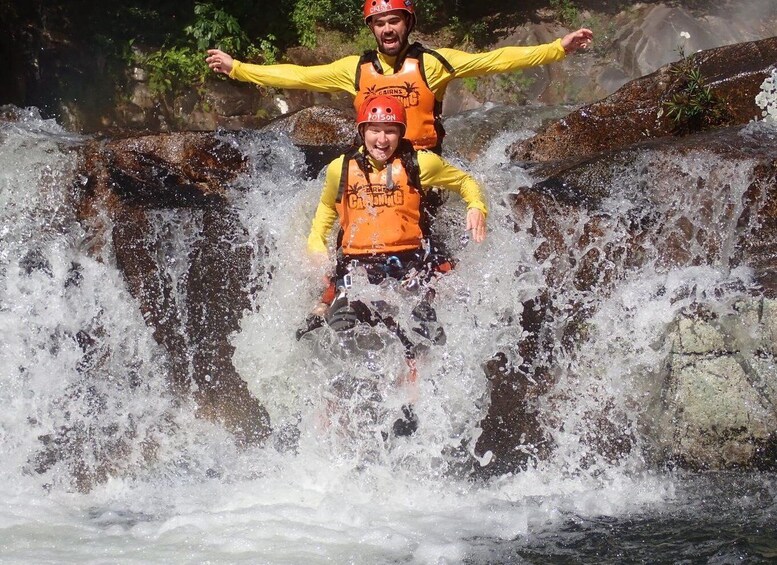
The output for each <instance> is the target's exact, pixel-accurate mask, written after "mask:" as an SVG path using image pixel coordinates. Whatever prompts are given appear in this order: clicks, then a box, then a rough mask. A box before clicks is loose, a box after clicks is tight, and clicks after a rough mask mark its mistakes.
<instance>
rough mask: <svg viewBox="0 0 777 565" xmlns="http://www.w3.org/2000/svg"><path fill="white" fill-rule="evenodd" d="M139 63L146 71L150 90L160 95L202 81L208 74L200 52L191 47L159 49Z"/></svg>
mask: <svg viewBox="0 0 777 565" xmlns="http://www.w3.org/2000/svg"><path fill="white" fill-rule="evenodd" d="M141 63H142V65H143V66H144V67H145V68H146V70H147V71H148V86H149V88H150V89H151V92H153V93H154V94H157V95H161V96H164V95H166V94H169V93H171V92H176V91H178V90H181V89H183V88H186V87H188V86H191V85H192V84H194V83H197V82H199V83H202V81H203V80H205V76H206V75H207V74H208V66H207V65H206V64H205V61H204V60H203V58H202V53H201V52H200V51H199V50H195V49H193V48H191V47H172V48H170V49H160V50H158V51H154V52H152V53H150V54H149V55H148V56H146V57H145V58H143V60H142V62H141Z"/></svg>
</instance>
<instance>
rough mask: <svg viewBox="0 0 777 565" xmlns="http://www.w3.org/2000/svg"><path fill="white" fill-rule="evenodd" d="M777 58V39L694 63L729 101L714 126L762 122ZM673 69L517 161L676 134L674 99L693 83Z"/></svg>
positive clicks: (531, 143) (596, 107)
mask: <svg viewBox="0 0 777 565" xmlns="http://www.w3.org/2000/svg"><path fill="white" fill-rule="evenodd" d="M775 60H777V38H774V37H772V38H769V39H763V40H760V41H754V42H751V43H743V44H737V45H732V46H726V47H719V48H716V49H711V50H709V51H702V52H700V53H696V54H694V55H693V58H692V62H693V65H694V66H697V67H698V69H699V71H700V73H701V76H702V77H704V79H705V81H706V84H707V85H708V86H709V87H710V91H711V92H712V94H713V95H714V96H716V97H717V98H718V99H720V100H721V101H722V103H723V108H722V111H723V112H724V114H723V115H721V117H720V120H719V122H718V123H717V124H713V125H724V124H729V125H734V124H744V123H747V122H749V121H750V120H752V119H754V118H760V116H761V110H760V108H759V107H758V106H757V104H756V101H755V99H756V96H757V95H758V94H759V93H760V91H761V85H762V83H763V82H764V80H765V79H766V78H767V77H768V76H770V74H771V70H772V66H773V65H774V61H775ZM672 69H673V67H672V65H667V66H664V67H662V68H660V69H659V70H657V71H656V72H654V73H652V74H650V75H647V76H645V77H642V78H639V79H637V80H634V81H632V82H630V83H628V84H626V85H625V86H623V87H622V88H620V89H619V90H618V91H617V92H615V93H614V94H612V95H610V96H608V97H607V98H605V99H603V100H601V101H599V102H595V103H593V104H589V105H587V106H584V107H582V108H580V109H579V110H576V111H575V112H572V113H571V114H569V115H568V116H566V117H564V118H562V119H560V120H559V121H557V122H555V123H552V124H550V125H549V126H548V127H547V128H545V129H544V130H543V131H541V132H540V133H538V134H537V135H535V136H534V137H532V138H529V139H527V140H525V141H521V142H519V143H517V144H515V145H514V146H513V147H512V148H511V149H510V154H511V157H512V159H513V160H516V161H522V162H524V161H555V160H563V159H572V158H580V157H585V156H587V155H592V154H595V153H597V152H600V151H606V150H609V149H615V148H619V147H625V146H628V145H631V144H633V143H637V142H639V141H644V140H646V139H650V138H655V137H664V136H670V135H673V134H675V133H676V132H677V131H678V124H677V122H676V121H675V120H674V118H673V117H671V116H669V112H668V106H667V103H669V102H670V101H671V100H672V95H673V94H674V93H676V92H678V90H679V89H681V88H683V87H684V85H685V84H687V77H685V76H684V75H683V74H682V73H680V74H677V73H673V72H672Z"/></svg>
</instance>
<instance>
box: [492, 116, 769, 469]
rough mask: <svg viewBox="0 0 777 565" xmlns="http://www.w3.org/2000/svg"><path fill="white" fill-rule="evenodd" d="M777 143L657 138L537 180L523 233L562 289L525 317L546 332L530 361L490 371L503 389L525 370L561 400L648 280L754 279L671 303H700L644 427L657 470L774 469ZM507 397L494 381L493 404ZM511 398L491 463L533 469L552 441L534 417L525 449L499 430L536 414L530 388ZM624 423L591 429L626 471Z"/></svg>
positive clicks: (510, 432)
mask: <svg viewBox="0 0 777 565" xmlns="http://www.w3.org/2000/svg"><path fill="white" fill-rule="evenodd" d="M776 136H777V132H775V130H774V129H773V128H772V127H771V126H768V125H766V124H751V125H748V126H744V127H732V128H725V129H719V130H716V131H713V132H708V133H704V134H697V135H693V136H687V137H682V138H665V139H661V140H651V141H647V142H643V143H640V144H636V145H633V146H631V147H628V148H626V149H622V150H616V151H610V152H606V153H599V154H597V155H596V156H594V157H590V158H588V159H584V160H579V161H578V162H577V163H575V164H572V165H570V164H555V165H554V164H550V163H549V164H546V165H541V166H538V167H537V168H536V169H535V171H534V172H535V175H536V176H537V177H539V178H543V179H544V180H542V181H540V182H538V183H537V184H535V185H534V186H532V187H525V188H521V189H520V190H519V191H518V193H517V194H515V195H514V196H513V200H512V206H513V209H514V212H515V217H516V229H518V230H527V231H528V232H529V233H531V234H532V235H533V236H534V237H535V238H539V240H540V241H542V243H541V245H539V247H538V248H537V250H536V252H535V256H536V258H537V260H538V262H539V263H541V264H543V265H546V267H545V270H544V276H545V279H546V281H547V286H548V289H552V290H551V291H550V293H551V294H550V295H549V296H545V297H539V298H538V299H537V300H536V301H533V302H532V303H528V304H524V312H530V313H531V316H532V318H533V319H534V322H533V323H532V324H529V325H527V326H526V328H529V334H528V336H527V338H526V342H527V343H526V344H525V345H524V346H523V348H522V352H521V355H522V356H523V363H522V365H521V366H520V367H512V368H509V367H508V368H507V369H505V368H504V367H500V368H499V370H498V371H491V373H492V374H494V375H496V377H495V378H496V379H497V380H498V379H505V378H507V377H506V376H505V375H507V374H508V373H511V374H510V378H511V379H512V381H513V382H514V383H521V382H523V381H524V380H526V381H528V382H532V383H534V384H533V388H535V389H540V390H542V389H544V390H548V391H550V393H549V395H548V397H549V398H553V396H554V394H556V393H554V391H553V388H554V386H555V379H556V378H557V372H556V365H557V364H558V363H559V362H560V361H561V359H562V358H572V357H574V356H575V355H576V353H573V352H575V351H578V349H579V348H580V347H581V346H582V345H583V344H584V343H585V342H586V340H587V339H588V336H589V335H590V333H591V332H592V331H593V327H592V326H591V320H592V318H593V316H594V314H595V313H596V311H597V309H598V308H600V307H601V303H602V301H603V300H604V299H606V297H607V296H609V295H610V293H611V292H612V291H613V290H614V289H615V287H616V285H618V284H622V283H623V281H624V280H627V279H628V278H629V277H633V276H635V275H636V274H637V273H641V272H644V271H645V267H649V272H659V273H661V272H664V273H666V272H669V271H671V270H673V269H678V268H680V269H682V268H696V267H701V266H712V267H714V268H715V269H722V270H723V271H724V272H733V271H736V270H737V269H740V270H742V269H744V272H747V273H749V277H746V279H747V280H749V281H750V282H749V283H748V282H742V283H741V285H739V286H737V285H734V286H736V288H731V286H730V285H731V284H732V283H726V284H727V285H729V286H726V287H719V288H717V289H716V290H706V291H701V290H698V291H697V289H696V288H695V287H694V288H686V289H684V290H683V289H681V290H679V291H677V292H678V294H677V296H674V297H672V298H671V299H670V301H671V302H674V301H681V300H687V301H688V306H687V308H686V309H685V310H684V313H683V314H681V316H680V318H679V319H678V320H677V322H675V324H674V325H675V327H676V328H677V329H676V330H675V331H674V332H669V333H668V336H672V335H673V336H675V337H665V340H666V341H665V343H671V347H669V348H668V349H667V350H666V357H665V361H664V363H661V364H660V365H661V366H663V367H666V371H665V372H664V373H662V374H661V375H660V376H659V381H660V382H662V383H663V385H662V386H661V387H660V390H659V391H653V392H652V393H646V394H648V396H649V397H650V398H652V401H653V402H654V408H655V410H654V411H651V412H649V414H648V415H646V416H645V417H644V421H642V422H638V423H637V424H636V425H637V427H638V428H640V429H641V430H642V431H643V433H644V437H647V438H649V440H648V441H649V443H651V444H652V445H653V446H654V448H655V451H654V452H653V456H654V457H655V458H656V461H658V462H668V461H674V462H679V463H681V464H684V465H687V466H691V467H696V468H700V467H702V468H725V467H731V466H742V465H757V466H761V467H767V466H769V467H773V466H774V465H775V464H776V463H777V461H775V459H774V442H775V434H776V433H777V420H776V419H775V414H777V404H775V397H774V389H775V386H777V374H775V371H774V366H775V356H774V346H773V344H772V343H771V341H770V340H771V339H772V337H771V335H772V329H773V328H772V326H773V320H772V316H773V314H772V311H773V306H772V305H771V301H772V300H773V299H774V298H775V297H777V277H776V276H775V275H776V274H777V273H775V270H774V265H775V257H777V240H775V235H774V234H775V232H774V226H775V223H774V222H775V219H774V211H775V209H776V208H775V198H777V165H776V164H777V150H775V147H776V145H775V143H774V139H775V137H776ZM659 292H661V291H660V289H659ZM697 293H698V294H697ZM729 294H730V295H731V296H733V297H734V298H736V300H735V299H734V298H732V299H730V301H731V302H732V305H731V306H730V307H729V308H728V310H726V311H724V312H721V313H716V314H715V316H716V318H717V320H718V321H716V322H715V323H714V324H711V323H709V322H705V318H704V317H703V316H702V315H701V314H700V312H703V311H704V310H705V309H707V310H708V309H709V308H710V307H711V306H710V304H715V303H716V302H715V301H716V300H718V298H716V297H717V296H723V295H729ZM718 308H723V307H722V306H718ZM703 335H704V336H706V337H705V338H704V339H702V336H703ZM537 344H540V346H539V347H538V346H537ZM655 347H656V348H657V350H659V351H660V350H662V349H661V348H662V347H663V346H660V345H655ZM579 370H585V369H584V368H583V367H581V368H579ZM504 388H505V387H504V385H499V384H496V385H495V386H494V391H495V392H496V391H497V390H500V389H504ZM513 390H514V392H512V393H509V394H508V398H507V399H506V398H504V397H501V399H499V400H497V401H494V402H492V405H491V407H490V411H489V414H488V415H487V417H486V419H485V421H484V425H483V428H484V435H483V436H482V437H481V438H480V441H479V452H480V453H483V452H485V451H486V450H490V451H492V452H493V453H494V454H495V455H496V457H497V460H499V458H502V459H507V460H508V461H510V462H511V463H510V464H513V465H518V466H520V465H522V464H525V463H526V461H527V460H528V459H530V458H531V457H533V456H534V455H532V451H536V450H537V449H538V448H541V447H542V446H544V445H546V444H547V438H545V437H543V435H542V433H541V432H540V431H539V430H538V429H536V428H532V427H531V414H523V416H522V422H523V424H524V425H526V424H527V423H528V424H529V427H528V429H525V430H524V433H523V436H522V437H521V438H520V441H517V442H516V439H518V438H516V437H515V436H516V435H517V434H516V431H515V430H514V429H511V428H510V427H509V426H501V427H500V426H492V425H490V424H489V423H490V422H493V421H499V422H504V421H509V420H510V419H509V418H508V417H507V416H506V411H505V406H506V405H512V406H513V407H514V406H519V407H523V408H522V410H523V412H526V409H525V408H526V407H527V406H531V405H532V402H533V401H532V397H531V394H530V392H531V391H528V390H527V389H526V388H525V387H523V386H522V385H517V384H514V385H513ZM723 391H725V393H724V392H723ZM718 394H719V395H720V396H724V397H725V399H723V398H718V397H717V396H716V395H718ZM712 398H716V399H717V400H715V401H714V402H713V401H712V400H711V399H712ZM708 402H713V404H708ZM716 406H717V408H716ZM513 411H515V408H513ZM610 412H612V409H611V407H610V406H609V405H607V404H606V403H605V404H603V407H602V410H601V412H600V413H599V414H590V415H588V416H587V417H588V418H589V419H590V420H591V421H593V422H598V424H597V425H600V433H595V434H593V435H594V436H597V437H599V438H600V439H601V438H604V441H600V442H598V444H597V442H593V444H592V447H593V448H594V449H595V450H596V449H601V450H602V456H604V457H615V458H616V459H617V457H618V455H619V454H623V453H626V452H628V451H629V449H630V446H631V444H632V441H631V438H630V437H629V433H628V432H623V430H628V429H629V428H630V426H628V425H625V426H624V424H623V422H624V414H623V413H616V412H617V411H615V412H612V413H610ZM519 413H520V410H519ZM513 420H514V418H513ZM559 425H562V426H563V423H560V424H559ZM597 425H594V426H593V427H592V429H594V430H595V429H596V428H597ZM614 430H621V432H617V431H616V432H615V433H613V431H614ZM510 464H504V465H506V466H508V467H509V466H510Z"/></svg>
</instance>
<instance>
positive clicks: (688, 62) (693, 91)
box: [658, 57, 727, 131]
mask: <svg viewBox="0 0 777 565" xmlns="http://www.w3.org/2000/svg"><path fill="white" fill-rule="evenodd" d="M669 72H670V73H671V74H672V75H673V76H674V77H675V79H676V81H677V87H676V89H674V92H673V93H672V94H671V97H670V98H669V100H665V101H664V103H663V106H662V108H661V110H660V111H659V116H658V117H661V115H662V114H663V113H664V110H665V111H666V116H667V117H668V118H671V119H672V120H673V121H674V122H675V127H676V128H677V129H678V130H680V131H682V130H685V131H700V130H702V129H704V128H706V127H712V126H716V125H722V124H723V123H725V122H726V119H727V115H726V104H725V101H724V100H722V99H720V98H718V97H717V96H716V95H715V93H714V92H713V91H712V88H711V87H710V86H709V85H708V84H706V79H705V77H704V76H703V74H702V72H701V69H700V68H699V67H698V65H696V64H694V62H693V60H692V57H686V58H683V59H682V60H681V61H680V62H679V63H676V64H675V65H673V66H672V67H671V68H670V71H669Z"/></svg>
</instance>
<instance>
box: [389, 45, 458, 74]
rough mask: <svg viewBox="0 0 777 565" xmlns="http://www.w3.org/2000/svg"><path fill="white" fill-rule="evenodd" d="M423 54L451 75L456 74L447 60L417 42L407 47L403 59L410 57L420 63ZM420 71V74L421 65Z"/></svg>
mask: <svg viewBox="0 0 777 565" xmlns="http://www.w3.org/2000/svg"><path fill="white" fill-rule="evenodd" d="M424 53H428V54H429V55H431V56H432V57H434V58H435V59H437V60H438V61H439V62H440V64H441V65H442V66H443V67H444V68H445V70H446V71H448V72H449V73H451V74H452V75H453V74H456V69H454V68H453V65H451V64H450V63H449V62H448V59H446V58H445V57H443V56H442V55H441V54H440V53H438V52H437V51H435V50H434V49H429V48H428V47H424V46H423V45H421V44H420V43H418V42H417V41H416V42H415V43H413V44H412V45H411V46H410V47H408V49H407V51H406V52H405V57H412V58H413V59H418V60H419V61H420V60H421V59H422V57H423V55H424ZM397 62H399V61H397ZM403 62H404V60H403ZM400 66H401V65H400ZM421 69H422V70H421V72H423V65H422V66H421Z"/></svg>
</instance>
